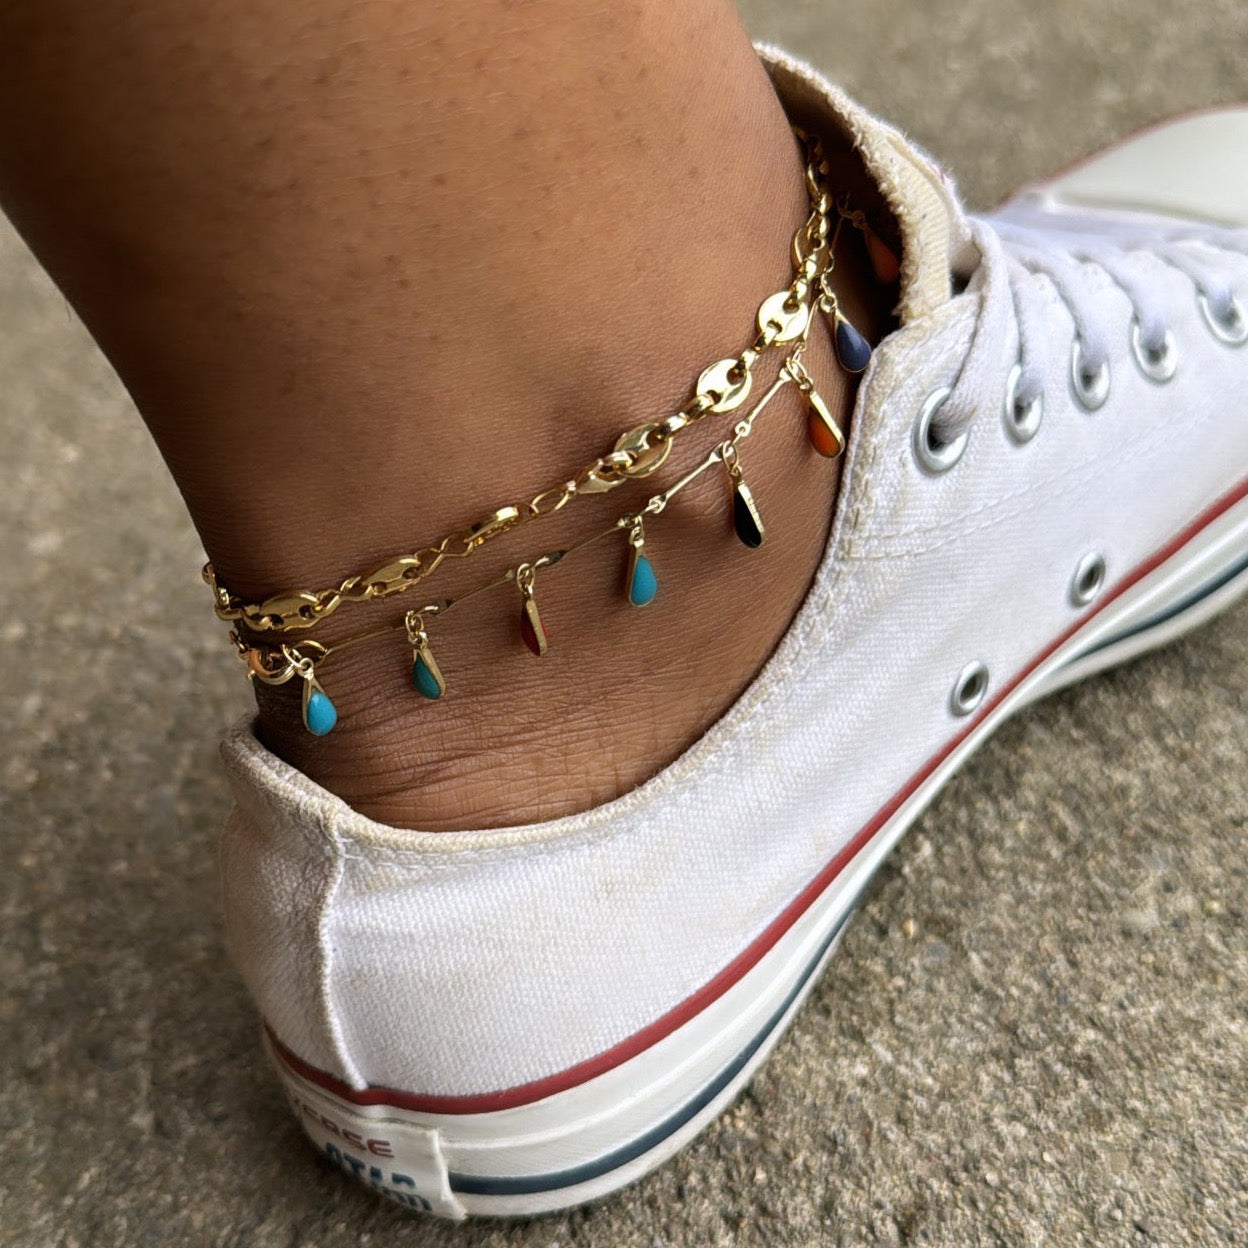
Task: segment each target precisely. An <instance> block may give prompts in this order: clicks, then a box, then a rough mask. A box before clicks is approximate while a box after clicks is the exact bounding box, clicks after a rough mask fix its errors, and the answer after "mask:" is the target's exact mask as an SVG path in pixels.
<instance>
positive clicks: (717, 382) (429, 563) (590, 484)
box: [203, 131, 844, 633]
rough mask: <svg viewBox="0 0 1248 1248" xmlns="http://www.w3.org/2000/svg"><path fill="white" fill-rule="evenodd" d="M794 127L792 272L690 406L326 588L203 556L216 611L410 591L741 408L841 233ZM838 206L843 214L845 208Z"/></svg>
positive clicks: (331, 608) (227, 614)
mask: <svg viewBox="0 0 1248 1248" xmlns="http://www.w3.org/2000/svg"><path fill="white" fill-rule="evenodd" d="M797 135H798V138H799V139H800V140H801V141H802V142H803V143H804V144H805V146H806V170H805V176H806V188H807V192H808V194H809V196H810V204H811V208H810V213H809V215H808V216H807V218H806V220H805V221H804V222H803V223H802V225H801V226H800V227H799V229H798V230H797V232H796V233H795V234H794V236H793V264H794V275H793V280H792V282H790V284H789V286H788V287H787V288H786V289H784V290H780V291H777V292H776V293H775V294H772V295H769V296H768V297H767V298H766V299H764V300H763V302H762V304H761V305H760V306H759V309H758V313H757V317H756V321H757V325H758V333H757V335H756V336H755V338H754V340H753V342H752V343H751V344H750V345H749V346H747V347H746V348H745V349H744V350H743V351H741V353H740V354H739V355H736V356H730V357H728V358H726V359H722V360H718V361H716V363H714V364H712V365H710V366H709V367H708V368H706V369H704V370H703V371H702V373H701V375H700V376H699V377H698V380H697V383H696V387H695V391H694V395H693V397H692V398H691V399H690V400H689V401H688V402H687V403H686V404H685V405H684V407H682V408H681V409H680V410H679V411H677V412H674V413H672V414H671V415H669V416H666V417H664V418H662V419H660V420H655V421H648V422H646V423H644V424H640V425H638V426H636V428H633V429H630V430H629V431H628V432H626V433H624V434H622V435H621V436H620V437H619V438H618V439H617V440H616V442H615V445H614V446H613V447H612V449H611V450H610V451H609V452H607V454H605V455H600V456H599V457H598V458H596V459H595V460H593V462H592V463H590V464H587V465H586V466H585V467H583V468H582V469H581V470H580V471H579V472H578V473H576V474H575V475H574V476H572V477H570V478H569V479H567V480H566V481H562V482H559V483H557V484H555V485H551V486H548V487H547V488H546V489H544V490H542V491H541V492H540V493H538V494H537V495H535V496H534V497H533V498H531V499H530V500H529V501H528V502H527V503H512V504H507V505H506V506H503V507H499V508H497V509H496V510H494V511H492V512H491V513H490V514H489V515H488V516H486V517H484V519H482V520H479V521H477V522H476V523H475V524H472V525H469V526H468V527H467V528H466V529H462V530H460V531H458V532H455V533H451V534H448V535H447V536H445V537H443V538H442V539H441V540H440V541H437V542H434V543H432V544H431V545H428V546H424V547H421V548H420V549H419V550H416V551H413V552H412V553H410V554H402V555H397V556H394V557H392V558H390V559H387V560H386V561H385V562H384V563H381V564H378V565H377V566H376V567H373V568H369V569H368V570H366V571H364V572H359V573H356V574H355V575H353V576H349V577H347V578H346V580H344V581H342V582H341V583H340V584H338V585H336V586H331V587H330V588H328V589H320V590H286V591H283V592H282V593H280V594H276V595H273V596H272V597H269V598H266V599H264V600H263V601H261V602H257V603H249V602H246V601H245V600H244V599H242V598H240V597H239V596H238V595H236V594H233V593H231V592H230V590H229V589H227V588H226V586H224V585H223V584H221V582H220V581H219V580H218V579H217V576H216V572H215V571H214V569H213V566H212V564H211V563H208V564H205V565H204V569H203V577H204V580H205V581H206V582H207V584H208V586H209V588H210V589H211V590H212V594H213V601H214V609H215V611H216V613H217V616H218V617H219V618H220V619H222V620H226V621H230V622H235V623H238V624H241V625H243V626H244V627H246V628H247V629H249V630H251V631H253V632H257V633H266V632H290V631H295V630H300V629H308V628H312V627H313V626H315V625H316V624H319V623H320V622H321V621H322V620H323V619H325V618H326V617H328V616H330V615H332V614H333V613H334V612H335V611H337V610H338V608H339V607H340V606H342V605H343V603H347V602H367V601H371V600H374V599H381V598H388V597H390V596H391V595H394V594H401V593H406V592H408V591H409V590H411V589H413V588H415V587H416V586H417V585H420V584H422V583H423V582H425V581H427V580H428V579H429V578H430V577H431V576H432V575H433V574H434V573H435V572H436V571H437V570H438V568H440V567H441V566H442V565H443V564H444V563H445V562H446V561H447V560H456V559H467V558H469V557H470V556H472V555H474V554H475V553H476V552H477V551H478V550H480V549H481V548H482V547H483V546H485V545H486V544H487V543H488V542H491V541H493V540H494V539H495V538H497V537H500V536H501V535H502V534H504V533H507V532H510V531H512V530H515V529H517V528H520V527H521V526H523V525H527V524H531V523H532V522H533V521H535V520H541V519H545V518H547V517H549V516H552V515H554V514H555V513H557V512H559V511H561V510H562V509H563V508H564V507H566V506H567V505H568V503H570V502H572V501H573V500H574V499H577V498H581V497H584V496H586V495H595V494H602V493H605V492H607V491H609V490H613V489H615V488H616V487H617V486H620V485H623V484H624V483H625V482H627V481H632V480H638V479H641V478H644V477H647V476H649V475H650V474H651V473H653V472H655V471H656V470H657V469H659V468H660V467H661V466H662V465H663V464H664V463H665V462H666V460H667V458H668V455H669V454H670V452H671V449H672V445H673V443H674V441H675V440H676V439H677V438H678V437H679V436H680V435H681V433H682V432H683V431H684V430H685V429H688V428H690V427H692V426H693V425H695V424H697V423H698V422H699V421H701V420H703V419H705V418H706V417H707V416H710V415H712V414H720V413H725V412H731V411H735V410H736V409H737V408H739V407H740V406H741V405H742V404H743V403H744V402H745V401H746V399H747V398H748V397H749V395H750V391H751V389H752V387H753V382H754V368H755V365H756V364H757V362H758V360H759V358H760V357H761V356H762V355H763V354H764V353H765V352H767V351H769V350H771V349H772V348H773V347H775V346H778V345H784V344H789V343H794V342H798V341H804V340H805V338H806V335H807V334H808V332H809V329H810V323H811V318H812V317H813V315H814V311H815V308H816V306H817V305H818V303H819V299H820V297H821V294H822V292H823V291H824V289H825V287H826V281H825V279H826V277H827V275H828V273H829V271H830V269H831V266H832V250H833V244H834V242H835V238H834V236H833V233H832V225H831V219H832V215H833V212H834V210H836V208H835V205H834V204H833V201H832V198H831V195H830V194H829V192H828V190H827V187H826V179H827V175H828V172H829V168H828V162H827V160H826V158H825V157H824V153H823V149H822V146H821V144H820V143H819V141H818V140H817V139H810V138H808V137H807V136H806V135H804V134H803V133H802V132H800V131H797ZM839 211H840V213H841V216H842V218H843V217H844V209H840V210H839ZM838 225H839V223H838Z"/></svg>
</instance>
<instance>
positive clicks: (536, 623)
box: [520, 598, 550, 658]
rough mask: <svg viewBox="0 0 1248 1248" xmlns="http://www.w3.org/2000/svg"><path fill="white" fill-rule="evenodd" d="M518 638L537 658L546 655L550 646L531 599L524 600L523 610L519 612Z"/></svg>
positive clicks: (543, 625) (535, 604) (534, 603)
mask: <svg viewBox="0 0 1248 1248" xmlns="http://www.w3.org/2000/svg"><path fill="white" fill-rule="evenodd" d="M520 638H521V640H522V641H523V642H524V644H525V645H526V646H528V648H529V649H530V650H532V651H533V653H534V654H536V655H537V656H538V658H541V656H542V655H543V654H545V653H546V651H547V649H548V647H549V645H550V641H549V638H548V637H547V636H546V625H545V624H543V623H542V617H541V615H540V614H539V613H538V610H537V602H536V601H535V600H534V599H532V598H526V599H525V600H524V608H523V610H521V612H520Z"/></svg>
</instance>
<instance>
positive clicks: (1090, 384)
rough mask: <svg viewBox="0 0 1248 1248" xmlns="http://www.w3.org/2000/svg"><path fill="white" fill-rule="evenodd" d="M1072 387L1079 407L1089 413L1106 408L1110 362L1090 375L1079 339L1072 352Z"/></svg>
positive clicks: (1106, 361) (1104, 363)
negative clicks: (1099, 408)
mask: <svg viewBox="0 0 1248 1248" xmlns="http://www.w3.org/2000/svg"><path fill="white" fill-rule="evenodd" d="M1070 385H1071V389H1073V390H1074V392H1075V398H1077V399H1078V400H1079V405H1080V406H1081V407H1082V408H1083V409H1084V410H1085V411H1088V412H1094V411H1096V409H1097V408H1098V407H1104V405H1105V400H1106V399H1107V398H1109V361H1108V360H1105V361H1104V362H1103V363H1102V364H1101V366H1100V368H1098V369H1097V370H1096V372H1094V373H1089V372H1088V370H1087V367H1086V365H1085V364H1084V360H1083V343H1082V342H1080V341H1079V339H1078V338H1076V339H1075V342H1074V345H1073V346H1072V347H1071V351H1070Z"/></svg>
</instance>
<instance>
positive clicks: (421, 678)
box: [412, 643, 446, 702]
mask: <svg viewBox="0 0 1248 1248" xmlns="http://www.w3.org/2000/svg"><path fill="white" fill-rule="evenodd" d="M412 685H413V687H414V688H415V690H416V692H417V693H419V694H420V695H421V696H422V697H426V698H428V699H429V700H430V701H431V702H436V701H437V699H438V698H440V697H441V696H442V695H443V694H444V693H445V692H446V681H445V680H443V679H442V670H441V669H440V668H439V667H438V662H437V660H436V659H435V658H434V657H433V651H432V650H430V649H429V646H428V643H425V644H424V645H421V646H418V647H417V649H416V653H415V655H414V656H413V658H412Z"/></svg>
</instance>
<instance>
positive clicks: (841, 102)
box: [758, 45, 974, 324]
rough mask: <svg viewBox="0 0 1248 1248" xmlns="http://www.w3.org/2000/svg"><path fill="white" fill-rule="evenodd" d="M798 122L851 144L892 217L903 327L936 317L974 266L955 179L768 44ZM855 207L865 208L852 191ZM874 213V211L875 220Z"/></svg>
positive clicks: (769, 63) (767, 57) (763, 50)
mask: <svg viewBox="0 0 1248 1248" xmlns="http://www.w3.org/2000/svg"><path fill="white" fill-rule="evenodd" d="M758 53H759V56H761V57H762V60H763V64H764V65H765V66H766V67H767V72H768V73H769V74H770V75H771V81H772V85H773V86H774V87H775V89H776V93H777V94H778V95H779V96H780V101H781V103H782V104H783V105H784V109H785V112H787V113H788V115H789V119H790V121H792V122H794V123H795V124H797V125H799V126H801V127H802V128H803V129H805V130H806V131H808V132H809V133H811V134H817V135H819V136H820V137H821V138H823V139H824V141H825V142H826V143H828V144H832V143H835V142H836V141H837V140H839V141H840V143H841V144H844V143H846V142H847V143H849V144H850V145H852V147H853V149H854V151H855V152H856V153H857V155H858V157H859V159H860V160H861V161H862V165H863V168H864V171H865V175H866V179H867V186H866V189H867V191H868V193H870V192H874V193H875V195H876V196H877V197H878V199H879V201H881V203H882V205H883V206H884V207H885V208H886V209H887V210H888V212H890V213H891V214H892V217H893V220H894V222H895V226H896V233H897V235H898V237H899V241H900V244H901V294H900V298H899V300H898V304H897V315H898V316H899V317H900V318H901V321H902V324H906V323H908V322H910V321H913V320H917V319H918V318H919V317H921V316H926V315H927V314H928V313H929V312H933V311H935V309H936V308H938V307H940V306H941V304H943V303H945V302H946V301H947V300H948V299H949V298H950V297H951V296H952V294H953V280H952V274H953V272H954V271H955V269H963V268H965V267H966V266H967V264H968V262H970V263H971V264H972V267H973V261H971V259H970V254H968V253H971V254H973V251H974V249H973V247H972V245H971V239H970V231H969V229H968V226H967V222H966V217H965V215H964V213H963V211H962V206H961V204H960V203H959V202H958V198H957V194H956V192H955V191H954V188H953V184H952V182H951V181H950V179H949V177H948V175H947V174H946V173H945V172H944V170H942V169H941V168H940V166H939V165H937V164H936V163H935V161H933V160H932V159H931V157H929V156H928V155H927V154H926V153H924V152H922V151H921V150H920V149H919V148H917V147H916V146H915V145H914V144H913V143H911V142H910V141H909V140H908V139H906V138H905V137H904V136H903V135H902V134H901V132H900V131H898V130H895V129H893V127H892V126H889V125H887V124H885V123H884V122H882V121H880V120H878V118H875V117H873V116H872V115H871V114H870V113H868V112H867V111H866V109H864V108H862V107H861V106H860V105H858V104H855V103H854V101H853V100H851V99H850V98H849V97H848V96H847V95H845V93H844V92H843V91H841V90H840V88H839V87H835V86H833V85H832V84H831V83H830V82H828V81H827V80H826V79H825V78H824V77H823V76H822V75H821V74H819V73H818V72H817V71H816V70H814V69H812V68H811V67H810V66H809V65H805V64H803V63H802V62H801V61H798V60H795V59H794V58H793V57H791V56H789V54H788V53H787V52H784V51H782V50H781V49H779V48H774V47H769V46H767V45H760V46H759V48H758ZM851 199H852V200H854V206H855V207H864V205H862V204H861V203H860V202H859V201H858V197H857V196H856V195H855V194H854V193H853V191H852V190H851ZM871 216H872V214H871V213H870V212H868V217H869V218H870V217H871Z"/></svg>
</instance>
